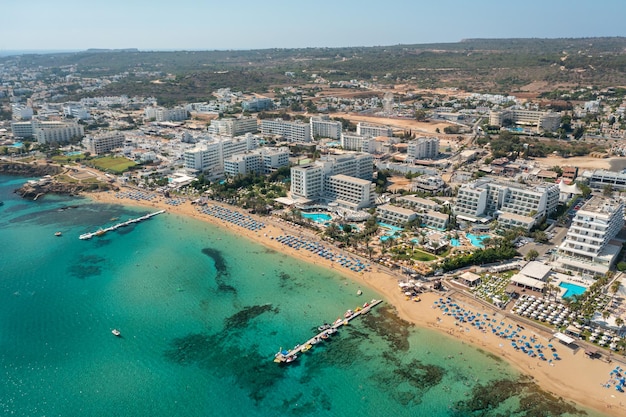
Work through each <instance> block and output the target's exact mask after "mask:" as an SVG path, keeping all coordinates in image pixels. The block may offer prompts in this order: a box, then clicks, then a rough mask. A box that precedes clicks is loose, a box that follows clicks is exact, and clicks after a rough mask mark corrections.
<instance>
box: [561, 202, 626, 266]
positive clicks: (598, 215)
mask: <svg viewBox="0 0 626 417" xmlns="http://www.w3.org/2000/svg"><path fill="white" fill-rule="evenodd" d="M623 227H624V204H623V203H622V202H621V201H616V200H611V199H607V198H604V197H593V198H591V199H590V200H589V201H587V202H586V203H585V204H584V205H583V206H582V207H581V208H580V210H578V211H577V212H576V215H575V216H574V218H573V219H572V224H571V226H570V228H569V230H568V232H567V235H566V236H565V240H564V241H563V243H561V246H559V250H558V252H557V257H556V259H555V261H554V264H555V266H556V267H558V268H562V269H566V270H570V271H575V272H579V273H582V274H589V275H604V274H606V273H607V272H608V271H609V269H610V268H611V266H612V264H613V263H614V262H615V260H616V258H617V255H618V254H619V252H620V250H621V244H620V242H615V241H613V242H612V239H613V238H614V237H615V236H617V234H618V233H619V232H620V230H622V228H623Z"/></svg>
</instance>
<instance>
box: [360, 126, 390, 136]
mask: <svg viewBox="0 0 626 417" xmlns="http://www.w3.org/2000/svg"><path fill="white" fill-rule="evenodd" d="M356 134H357V135H359V136H365V137H370V138H375V137H377V136H387V137H389V138H390V137H392V136H393V130H392V129H391V128H390V127H389V126H372V125H368V124H366V123H362V122H359V123H357V125H356Z"/></svg>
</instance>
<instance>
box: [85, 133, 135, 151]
mask: <svg viewBox="0 0 626 417" xmlns="http://www.w3.org/2000/svg"><path fill="white" fill-rule="evenodd" d="M124 140H125V138H124V135H123V134H122V133H121V132H109V133H105V134H102V135H98V136H87V137H86V138H85V139H84V140H83V145H85V147H86V148H87V150H88V151H89V152H91V153H92V154H94V155H102V154H105V153H108V152H111V151H112V150H113V149H116V148H121V147H122V146H124Z"/></svg>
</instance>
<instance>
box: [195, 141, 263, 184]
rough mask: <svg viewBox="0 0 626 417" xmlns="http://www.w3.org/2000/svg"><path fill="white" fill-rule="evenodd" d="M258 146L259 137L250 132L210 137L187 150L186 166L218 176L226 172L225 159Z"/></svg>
mask: <svg viewBox="0 0 626 417" xmlns="http://www.w3.org/2000/svg"><path fill="white" fill-rule="evenodd" d="M257 146H258V140H257V137H256V136H253V135H250V134H247V135H245V136H240V137H237V138H217V139H216V138H210V139H209V140H204V141H201V142H199V143H198V144H197V145H196V147H195V148H193V149H190V150H187V151H185V153H184V155H183V159H184V161H185V168H187V169H191V170H195V171H203V172H206V173H208V174H209V175H210V176H212V177H218V176H220V175H221V174H222V173H223V172H224V160H226V159H229V158H230V157H231V156H233V155H235V154H241V153H245V152H247V151H251V150H253V149H255V148H256V147H257Z"/></svg>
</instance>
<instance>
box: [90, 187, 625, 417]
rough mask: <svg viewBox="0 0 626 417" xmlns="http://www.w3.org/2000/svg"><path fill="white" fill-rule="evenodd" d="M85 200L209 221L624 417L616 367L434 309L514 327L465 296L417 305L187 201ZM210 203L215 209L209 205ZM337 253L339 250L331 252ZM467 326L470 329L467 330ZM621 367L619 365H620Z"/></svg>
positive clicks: (273, 230) (376, 280)
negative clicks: (518, 346) (533, 349)
mask: <svg viewBox="0 0 626 417" xmlns="http://www.w3.org/2000/svg"><path fill="white" fill-rule="evenodd" d="M87 196H88V197H90V198H92V199H93V200H95V201H98V202H102V203H112V204H124V205H131V206H133V205H134V206H143V207H149V208H154V209H165V210H166V211H167V212H168V213H175V214H178V215H184V216H189V217H193V218H196V219H199V220H203V221H208V222H211V223H213V224H215V225H217V226H219V227H223V228H226V229H228V230H230V231H232V232H234V233H237V234H239V235H242V236H245V237H246V238H248V239H252V240H254V241H257V242H259V243H261V244H263V245H265V246H267V247H269V248H272V249H274V250H276V251H280V252H283V253H285V254H288V255H289V256H293V257H295V258H298V259H300V260H303V261H305V262H310V263H314V264H316V265H321V266H325V267H328V268H329V269H332V270H334V271H335V272H337V273H340V274H342V275H344V276H346V277H348V278H350V279H352V280H354V281H355V282H358V283H359V284H360V285H362V286H363V288H366V287H368V288H370V289H372V290H374V291H376V292H378V293H380V294H382V295H383V296H384V299H385V301H386V302H388V303H390V304H392V305H393V306H394V307H395V308H396V309H397V312H398V315H399V316H400V317H401V318H402V319H404V320H406V321H408V322H411V323H414V324H416V325H418V326H421V327H427V328H432V329H434V330H437V331H440V332H443V333H447V334H449V335H450V337H453V338H455V339H457V340H461V341H464V342H467V343H471V344H473V345H475V346H476V347H479V348H481V349H483V350H485V351H489V352H492V353H494V354H496V355H498V356H500V357H502V358H504V359H505V360H506V361H508V362H509V363H511V364H512V365H513V366H515V367H516V368H517V369H518V370H519V371H521V372H523V373H525V374H528V375H530V376H532V377H533V378H534V380H535V381H536V382H537V383H538V384H539V385H540V386H541V387H542V388H543V389H544V390H546V391H549V392H551V393H553V394H555V395H557V396H560V397H563V398H565V399H567V400H571V401H574V402H576V403H578V404H580V405H582V406H585V407H589V408H593V409H596V410H598V411H600V412H601V413H605V414H608V415H612V416H616V417H617V416H624V415H626V394H623V393H618V392H616V391H615V388H613V387H612V388H611V389H607V388H605V387H604V386H602V385H603V384H605V383H606V382H607V381H608V380H609V373H610V371H611V370H612V369H614V368H615V366H616V362H613V363H611V364H609V363H607V362H604V361H601V360H597V359H589V358H587V357H586V355H585V353H584V350H583V349H578V350H577V351H575V352H574V351H572V350H570V349H569V348H567V347H566V346H565V345H562V344H560V343H558V342H557V341H556V340H554V339H551V338H550V337H551V336H550V334H549V333H546V332H540V331H537V330H535V331H533V329H530V328H529V327H528V326H526V325H525V327H526V328H525V330H524V331H523V332H524V333H525V334H527V335H528V337H531V336H533V335H536V337H537V342H539V343H542V344H544V345H547V344H548V343H552V344H553V345H555V346H556V347H557V351H558V354H559V356H560V357H561V358H562V359H561V360H559V361H554V362H553V365H550V364H549V363H548V362H546V361H540V360H539V359H538V358H531V357H529V356H528V355H526V354H524V353H521V352H519V351H515V350H514V349H513V347H512V346H511V344H510V342H509V341H507V340H505V339H502V338H500V337H498V336H496V335H494V334H492V332H491V331H485V332H482V331H481V330H478V329H476V328H475V327H472V328H471V329H470V328H466V327H463V326H457V325H456V324H455V320H454V319H453V318H452V317H450V316H446V315H443V314H442V311H441V310H440V309H438V308H435V306H434V302H435V301H437V300H438V299H439V298H440V297H446V296H448V295H449V296H451V297H452V298H453V299H454V300H455V302H456V303H457V304H459V305H462V306H463V307H464V308H466V309H468V310H471V311H473V312H475V313H480V314H488V316H489V317H492V318H495V319H497V321H498V323H500V322H504V323H505V324H504V325H505V326H508V324H511V325H513V326H515V325H516V324H517V323H515V322H514V321H512V320H511V319H509V318H506V317H504V316H503V315H502V313H501V312H500V311H499V310H496V309H492V308H490V307H485V306H483V305H482V304H480V303H478V302H476V301H475V300H473V299H472V298H471V297H470V296H468V295H465V294H463V293H462V292H458V291H456V290H453V291H452V292H451V293H449V294H446V295H439V294H434V293H427V294H424V295H423V296H422V301H421V302H413V301H408V300H407V299H406V297H405V296H404V295H403V294H402V292H401V291H400V290H399V287H398V279H399V278H400V277H399V276H394V275H393V274H392V273H391V272H389V271H388V270H386V269H384V268H382V267H380V268H379V267H376V266H374V270H373V271H372V272H366V273H356V272H353V271H350V270H347V269H344V268H341V267H340V266H338V264H336V263H333V262H331V261H328V260H325V259H322V258H320V257H317V256H314V255H313V254H311V253H310V252H306V251H297V250H295V249H292V248H290V247H287V246H284V245H282V244H281V243H279V242H277V241H276V240H275V239H271V237H277V236H280V235H286V234H290V235H293V236H302V237H304V238H308V239H310V240H313V239H315V235H313V234H312V233H310V232H308V231H307V230H304V229H301V228H296V227H293V226H291V225H290V224H287V223H285V222H282V221H281V220H279V219H276V218H269V219H268V218H266V217H263V218H259V220H260V221H262V222H264V223H265V224H266V225H267V227H265V228H264V229H262V230H261V231H256V232H253V231H250V230H247V229H244V228H242V227H239V226H235V225H233V224H230V223H227V222H224V221H221V220H218V219H216V218H214V217H210V216H208V215H204V214H201V213H199V212H198V211H197V210H196V208H195V206H194V205H192V204H191V203H190V202H186V203H184V204H181V205H179V206H175V207H173V206H170V205H167V204H165V202H164V201H162V200H160V201H156V202H148V201H135V200H131V199H127V198H117V197H116V196H115V193H114V192H103V193H96V194H87ZM210 204H216V203H214V202H210ZM225 207H228V208H230V209H231V210H237V209H236V208H234V207H230V206H225ZM335 251H336V252H338V251H339V249H335ZM470 327H471V326H470ZM620 365H621V366H622V367H624V366H623V364H620Z"/></svg>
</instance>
